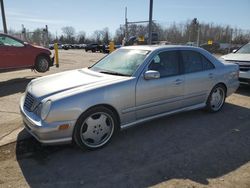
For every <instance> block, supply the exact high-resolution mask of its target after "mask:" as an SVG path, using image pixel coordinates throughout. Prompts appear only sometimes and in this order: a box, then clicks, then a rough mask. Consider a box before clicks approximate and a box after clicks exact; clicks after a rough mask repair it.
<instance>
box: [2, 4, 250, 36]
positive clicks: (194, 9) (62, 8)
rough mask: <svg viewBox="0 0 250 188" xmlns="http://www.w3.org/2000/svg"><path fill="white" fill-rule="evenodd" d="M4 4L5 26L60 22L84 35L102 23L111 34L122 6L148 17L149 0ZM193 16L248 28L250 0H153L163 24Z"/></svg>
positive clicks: (135, 16)
mask: <svg viewBox="0 0 250 188" xmlns="http://www.w3.org/2000/svg"><path fill="white" fill-rule="evenodd" d="M4 5H5V14H6V20H7V27H8V29H13V30H21V28H22V24H23V25H24V26H25V27H26V28H27V29H28V30H30V31H32V30H34V29H36V28H42V27H45V25H48V28H49V31H50V32H52V33H53V34H54V35H56V34H57V35H60V34H61V33H62V30H61V28H62V27H64V26H73V27H74V28H75V29H76V31H77V32H80V31H85V32H86V33H87V35H88V36H90V35H91V34H92V33H93V31H95V30H100V29H103V28H105V27H108V28H109V30H110V32H111V33H112V34H114V33H115V30H116V29H117V28H119V27H120V25H121V24H124V22H125V21H124V20H125V18H124V17H125V16H124V14H125V13H124V12H125V7H127V9H128V21H144V20H148V18H149V0H4ZM193 18H197V19H198V21H199V22H205V23H212V22H213V23H215V24H219V25H230V26H232V27H238V28H241V29H244V30H250V0H154V6H153V19H154V20H155V21H156V22H158V23H160V24H161V25H163V26H164V27H167V26H169V25H170V24H171V23H173V22H175V23H185V22H186V21H187V20H191V19H193ZM0 30H2V23H1V21H0Z"/></svg>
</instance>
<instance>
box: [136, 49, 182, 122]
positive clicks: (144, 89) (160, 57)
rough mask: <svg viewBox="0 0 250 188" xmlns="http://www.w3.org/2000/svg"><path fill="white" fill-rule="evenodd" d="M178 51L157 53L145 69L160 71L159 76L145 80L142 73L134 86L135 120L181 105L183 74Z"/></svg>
mask: <svg viewBox="0 0 250 188" xmlns="http://www.w3.org/2000/svg"><path fill="white" fill-rule="evenodd" d="M179 60H180V58H179V53H178V51H163V52H160V53H159V54H157V55H156V56H155V57H154V58H153V59H152V61H151V62H150V64H149V65H148V67H147V68H146V69H145V71H144V73H145V72H146V71H147V70H155V71H158V72H159V73H160V78H158V79H151V80H146V79H145V78H144V73H143V74H142V75H141V76H140V78H139V80H138V83H137V86H136V118H137V120H139V119H142V118H147V117H150V116H153V115H157V114H161V113H164V112H169V111H171V110H175V109H178V108H180V107H181V103H182V96H183V90H184V76H183V75H180V62H179Z"/></svg>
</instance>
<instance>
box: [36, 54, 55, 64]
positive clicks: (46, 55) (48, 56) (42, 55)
mask: <svg viewBox="0 0 250 188" xmlns="http://www.w3.org/2000/svg"><path fill="white" fill-rule="evenodd" d="M39 57H47V58H48V60H49V63H50V64H49V66H51V61H50V55H49V54H47V53H45V52H41V53H39V54H37V55H36V56H35V61H34V67H35V66H36V62H37V59H38V58H39Z"/></svg>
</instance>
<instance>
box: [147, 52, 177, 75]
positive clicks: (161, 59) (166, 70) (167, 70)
mask: <svg viewBox="0 0 250 188" xmlns="http://www.w3.org/2000/svg"><path fill="white" fill-rule="evenodd" d="M148 69H149V70H155V71H158V72H159V73H160V77H161V78H163V77H169V76H175V75H178V74H179V70H180V69H179V56H178V52H177V51H167V52H161V53H159V54H158V55H156V56H155V57H154V59H153V60H152V62H151V63H150V65H149V67H148Z"/></svg>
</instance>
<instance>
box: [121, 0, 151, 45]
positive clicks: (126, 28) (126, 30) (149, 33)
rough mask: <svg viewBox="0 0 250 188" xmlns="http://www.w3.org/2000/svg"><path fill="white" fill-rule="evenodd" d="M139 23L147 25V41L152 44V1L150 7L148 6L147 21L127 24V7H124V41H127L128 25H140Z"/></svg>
mask: <svg viewBox="0 0 250 188" xmlns="http://www.w3.org/2000/svg"><path fill="white" fill-rule="evenodd" d="M140 23H149V31H148V37H149V40H148V44H152V25H153V0H150V5H149V20H148V21H135V22H128V18H127V7H125V40H127V39H128V25H129V24H140Z"/></svg>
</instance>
